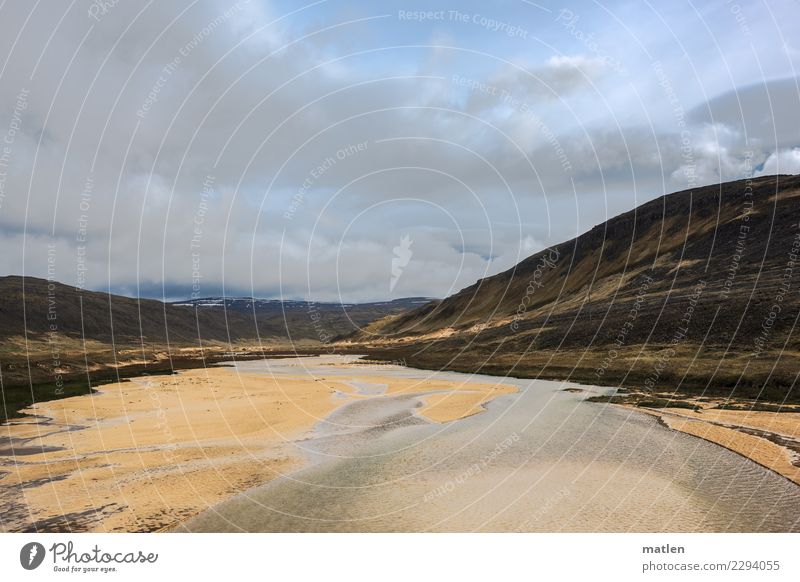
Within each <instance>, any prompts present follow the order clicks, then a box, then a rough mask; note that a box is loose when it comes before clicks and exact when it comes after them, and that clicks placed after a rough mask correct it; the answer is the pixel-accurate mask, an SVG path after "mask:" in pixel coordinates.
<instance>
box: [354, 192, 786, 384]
mask: <svg viewBox="0 0 800 582" xmlns="http://www.w3.org/2000/svg"><path fill="white" fill-rule="evenodd" d="M798 220H800V177H798V176H770V177H762V178H757V179H753V180H749V181H748V180H740V181H736V182H729V183H725V184H720V185H715V186H707V187H703V188H695V189H692V190H686V191H682V192H677V193H674V194H670V195H667V196H663V197H661V198H658V199H656V200H653V201H651V202H648V203H646V204H643V205H642V206H639V207H638V208H636V209H635V210H632V211H630V212H626V213H624V214H622V215H620V216H617V217H615V218H612V219H610V220H608V221H607V222H606V223H604V224H601V225H598V226H596V227H594V228H593V229H591V230H590V231H589V232H587V233H585V234H582V235H581V236H579V237H577V238H575V239H573V240H570V241H566V242H564V243H561V244H558V245H555V246H553V247H551V248H549V249H546V250H544V251H542V252H539V253H537V254H535V255H533V256H531V257H529V258H527V259H525V260H524V261H522V262H521V263H519V264H518V265H516V266H515V267H514V268H512V269H510V270H508V271H506V272H504V273H500V274H498V275H495V276H493V277H488V278H485V279H482V280H480V281H478V282H476V283H475V284H474V285H472V286H470V287H468V288H466V289H463V290H462V291H460V292H458V293H456V294H455V295H453V296H451V297H448V298H446V299H444V300H442V301H434V302H431V303H429V304H427V305H424V306H422V307H419V308H417V309H414V310H411V311H408V312H405V313H402V314H400V315H393V316H388V317H386V318H384V319H381V320H377V321H375V322H373V323H372V324H370V325H368V326H367V327H366V331H363V332H357V333H354V334H353V335H352V336H351V337H350V338H349V343H351V344H357V345H361V346H365V347H369V348H370V349H372V350H373V353H376V354H379V355H381V356H383V357H391V358H399V357H402V358H405V359H406V361H407V362H409V364H410V365H418V366H421V367H427V368H440V367H441V368H447V369H455V370H465V371H466V370H469V371H483V372H485V373H495V374H506V373H507V374H511V375H515V374H516V375H524V376H534V377H535V376H544V377H552V378H561V379H572V380H576V381H582V382H586V383H590V384H605V385H609V384H610V385H618V386H624V387H630V388H638V389H642V388H644V389H652V390H664V389H667V390H668V389H674V388H683V389H690V390H693V391H697V390H706V391H709V392H714V393H717V394H730V393H732V392H733V393H735V394H737V395H740V396H751V397H757V396H759V397H768V398H769V399H772V400H782V399H783V398H789V399H792V400H798V398H800V393H799V392H798V388H797V385H796V379H797V376H798V373H800V334H799V333H798V330H796V329H795V326H796V324H797V320H798V316H800V228H799V225H798Z"/></svg>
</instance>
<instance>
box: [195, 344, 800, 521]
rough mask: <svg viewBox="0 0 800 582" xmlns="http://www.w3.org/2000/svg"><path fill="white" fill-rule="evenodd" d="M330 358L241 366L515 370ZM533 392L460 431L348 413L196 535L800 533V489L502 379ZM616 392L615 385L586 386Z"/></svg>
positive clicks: (507, 400) (601, 410)
mask: <svg viewBox="0 0 800 582" xmlns="http://www.w3.org/2000/svg"><path fill="white" fill-rule="evenodd" d="M353 361H354V358H353V357H342V356H326V357H321V358H298V359H280V360H266V361H258V362H243V363H238V364H237V368H238V369H239V370H240V372H242V373H247V374H271V375H275V376H278V377H279V376H280V375H297V374H309V375H310V376H313V377H314V378H317V379H322V378H330V379H334V378H335V379H336V380H339V381H343V380H348V379H352V378H358V379H359V380H360V382H350V383H349V385H351V386H352V387H353V388H355V389H356V390H358V391H359V392H361V393H363V394H369V395H375V394H383V390H384V389H385V385H382V384H381V382H380V381H379V380H377V379H376V381H375V382H371V381H370V377H380V376H383V377H386V376H395V377H404V378H418V379H420V380H426V379H431V378H436V379H449V380H453V381H456V382H465V381H466V382H470V381H471V382H498V381H501V379H500V378H496V377H490V376H481V375H469V374H459V373H454V372H430V371H425V370H415V369H410V368H402V367H399V366H384V365H380V366H378V365H375V366H366V365H363V364H354V363H352V362H353ZM502 381H503V382H506V383H510V384H514V385H515V386H517V387H518V388H519V390H520V391H519V393H517V394H509V395H504V396H500V397H498V398H497V399H495V400H494V401H492V402H491V403H490V404H489V405H488V407H487V411H486V412H484V413H481V414H477V415H474V416H472V417H469V418H466V419H462V420H459V421H455V422H451V423H448V424H443V425H442V424H434V423H430V422H428V421H426V420H424V419H422V418H421V417H419V416H417V415H416V414H415V409H416V408H417V406H418V405H419V397H418V396H415V395H399V396H391V397H387V396H381V397H379V398H371V399H367V400H360V401H355V402H353V403H350V404H347V405H345V406H344V407H342V408H340V409H339V410H337V411H336V412H335V413H333V414H332V415H331V416H330V417H329V418H327V419H325V421H323V422H321V423H319V425H318V426H317V427H316V428H315V430H314V431H313V434H311V435H310V437H309V438H308V439H305V440H302V441H300V442H298V443H296V446H297V447H298V448H299V450H300V451H299V452H300V453H301V454H302V455H303V456H305V457H306V458H307V459H308V460H309V464H308V465H307V467H306V468H304V469H302V470H300V471H297V472H295V473H292V474H290V475H287V476H284V477H282V478H280V479H277V480H274V481H272V482H270V483H267V484H266V485H264V486H261V487H257V488H255V489H252V490H250V491H247V492H245V493H243V494H241V495H239V496H237V497H235V498H234V499H231V500H229V501H226V502H224V503H222V504H220V505H218V506H216V507H214V508H211V509H209V510H207V511H206V512H204V513H202V514H200V515H199V516H197V517H196V518H194V519H192V520H190V521H189V522H187V523H186V524H185V525H184V528H185V529H187V530H191V531H548V532H552V531H589V532H599V531H676V532H677V531H800V487H798V486H797V485H795V484H793V483H791V482H790V481H788V480H787V479H784V478H783V477H781V476H779V475H777V474H775V473H773V472H771V471H769V470H767V469H765V468H763V467H761V466H760V465H757V464H756V463H753V462H751V461H749V460H747V459H745V458H743V457H741V456H739V455H737V454H735V453H732V452H730V451H728V450H726V449H724V448H722V447H719V446H717V445H714V444H712V443H709V442H706V441H704V440H701V439H697V438H694V437H691V436H689V435H685V434H682V433H679V432H675V431H672V430H669V429H667V428H665V427H663V426H662V425H661V424H659V422H658V421H657V420H656V419H655V418H653V417H651V416H648V415H645V414H641V413H637V412H631V411H628V410H626V409H622V408H618V407H613V406H608V405H605V404H596V403H589V402H584V401H583V400H584V399H585V398H586V397H587V396H588V395H589V394H588V393H587V392H582V393H572V392H565V391H564V388H575V387H578V386H577V385H575V384H570V383H564V382H550V381H542V380H517V379H502ZM580 388H583V389H585V390H588V391H591V392H595V393H604V392H607V389H603V388H594V387H585V386H581V387H580Z"/></svg>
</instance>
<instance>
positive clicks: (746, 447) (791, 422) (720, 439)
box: [630, 407, 800, 485]
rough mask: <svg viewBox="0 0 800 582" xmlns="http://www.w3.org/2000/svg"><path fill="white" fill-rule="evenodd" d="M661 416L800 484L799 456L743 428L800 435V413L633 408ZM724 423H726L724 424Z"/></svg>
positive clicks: (670, 423)
mask: <svg viewBox="0 0 800 582" xmlns="http://www.w3.org/2000/svg"><path fill="white" fill-rule="evenodd" d="M630 408H633V409H635V410H637V411H639V412H645V413H648V414H651V415H653V416H656V417H658V418H659V419H661V421H662V422H664V424H665V425H666V426H668V427H669V428H671V429H674V430H677V431H680V432H684V433H686V434H690V435H693V436H696V437H699V438H702V439H705V440H707V441H710V442H712V443H716V444H718V445H720V446H722V447H725V448H726V449H729V450H731V451H733V452H735V453H738V454H740V455H742V456H743V457H747V458H748V459H751V460H752V461H755V462H756V463H758V464H760V465H763V466H764V467H767V468H768V469H771V470H772V471H775V472H776V473H778V474H779V475H783V476H784V477H786V478H787V479H789V480H791V481H794V482H795V483H797V484H798V485H800V467H799V466H797V465H796V464H795V463H797V462H798V461H797V455H796V453H793V452H792V451H791V450H790V449H789V448H787V447H786V446H782V445H780V444H777V443H775V442H772V441H771V440H769V439H768V438H766V436H763V435H758V434H750V433H748V432H744V431H743V430H742V429H745V430H747V429H755V430H758V431H765V432H767V433H774V434H776V435H781V436H785V437H790V438H791V437H796V436H797V435H799V434H800V414H798V413H793V412H764V411H751V410H718V409H709V408H706V409H703V410H702V411H692V410H687V409H681V408H665V409H658V410H655V409H647V408H641V407H630ZM722 425H725V426H722Z"/></svg>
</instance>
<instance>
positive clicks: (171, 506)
mask: <svg viewBox="0 0 800 582" xmlns="http://www.w3.org/2000/svg"><path fill="white" fill-rule="evenodd" d="M515 390H516V389H515V388H514V387H512V386H503V385H500V384H493V383H468V382H461V383H459V382H452V381H440V380H413V379H407V378H393V377H391V376H386V377H382V376H378V377H375V376H371V377H369V378H368V379H366V380H365V379H361V378H359V369H358V367H354V369H348V370H347V372H346V373H345V374H343V375H342V374H340V375H337V376H336V377H331V378H328V377H321V376H319V375H315V374H309V373H306V372H305V371H304V370H303V369H302V368H301V367H299V368H297V369H296V370H291V369H290V370H289V373H286V372H285V369H284V373H281V374H278V375H275V376H272V377H270V376H268V375H265V374H263V373H259V374H252V373H247V372H246V371H242V370H239V369H237V368H208V369H198V370H188V371H184V372H180V373H179V374H176V375H169V376H152V377H141V378H136V379H134V380H132V381H129V382H121V383H115V384H109V385H105V386H102V387H101V388H100V392H99V393H98V394H94V395H91V396H77V397H72V398H66V399H64V400H58V401H52V402H46V403H42V404H38V405H36V406H34V407H33V408H31V409H29V410H28V412H29V413H30V414H31V415H32V416H31V417H28V418H24V419H19V420H15V421H12V422H11V423H9V424H8V425H6V426H2V427H0V439H1V440H0V516H2V517H0V530H3V531H33V530H39V531H125V532H131V531H154V530H161V529H169V528H172V527H174V526H175V525H177V524H178V523H180V522H182V521H184V520H186V519H187V518H189V517H191V516H193V515H196V514H197V513H199V512H201V511H203V510H205V509H207V508H209V507H211V506H213V505H215V504H217V503H219V502H220V501H223V500H225V499H227V498H229V497H232V496H234V495H236V494H238V493H241V492H242V491H244V490H247V489H249V488H251V487H254V486H256V485H263V484H265V483H267V482H269V481H271V480H273V479H275V478H276V477H280V476H282V475H286V474H287V473H289V472H291V471H294V470H297V469H298V468H300V467H302V466H303V464H304V463H306V462H307V459H306V458H305V456H304V454H303V452H302V450H301V449H302V447H299V446H298V444H301V443H302V442H303V441H304V439H307V438H309V436H310V433H311V432H312V430H313V428H314V426H315V425H317V424H318V423H319V422H320V421H321V420H323V419H325V418H326V417H328V416H329V415H330V414H331V413H333V412H334V411H335V410H337V409H339V408H341V407H343V406H344V405H346V404H348V403H353V402H356V401H359V400H370V399H376V398H395V397H404V396H408V397H409V398H412V399H414V400H415V401H416V405H415V406H416V411H417V413H418V414H419V415H420V416H421V421H423V422H434V423H447V422H453V421H456V420H458V419H460V418H463V417H466V416H471V415H473V414H475V413H477V412H480V411H481V410H483V406H484V405H485V404H486V403H487V402H488V401H490V400H491V399H493V398H495V397H496V396H499V395H501V394H506V393H509V392H514V391H515Z"/></svg>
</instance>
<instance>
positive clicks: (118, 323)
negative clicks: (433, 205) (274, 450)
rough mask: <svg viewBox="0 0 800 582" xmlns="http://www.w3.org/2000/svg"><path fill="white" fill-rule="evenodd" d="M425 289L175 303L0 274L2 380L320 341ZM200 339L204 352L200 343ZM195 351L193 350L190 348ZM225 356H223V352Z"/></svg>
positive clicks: (67, 375)
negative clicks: (385, 296) (354, 300)
mask: <svg viewBox="0 0 800 582" xmlns="http://www.w3.org/2000/svg"><path fill="white" fill-rule="evenodd" d="M427 301H428V300H427V299H424V298H410V299H398V300H395V301H390V302H383V303H365V304H347V305H342V304H338V303H307V302H303V301H285V302H283V301H278V300H263V299H252V298H205V299H198V300H194V301H184V302H178V303H162V302H161V301H156V300H153V299H132V298H129V297H122V296H119V295H111V294H108V293H98V292H94V291H84V290H78V289H76V288H74V287H71V286H69V285H64V284H61V283H57V282H48V281H46V280H44V279H37V278H34V277H18V276H9V277H0V373H1V375H0V381H2V384H3V386H5V387H8V386H17V385H24V384H28V383H30V382H33V383H38V382H50V381H53V379H54V378H55V377H56V376H57V375H59V374H60V375H62V376H63V378H64V379H68V380H76V379H78V380H79V379H80V378H81V377H82V378H83V380H85V379H86V374H87V372H89V371H91V372H92V373H93V374H95V376H97V377H101V376H102V377H106V376H108V375H109V374H110V373H112V372H113V373H114V374H116V373H117V371H118V370H119V369H120V368H121V367H126V366H131V365H134V366H139V365H141V366H150V367H152V365H153V364H154V363H155V364H158V366H159V367H164V366H167V367H175V366H176V365H177V364H176V362H177V361H178V360H181V359H187V361H186V362H183V364H181V366H183V367H185V366H186V365H190V364H191V363H192V362H191V361H188V360H191V359H194V360H193V361H194V364H195V365H199V362H197V359H198V358H200V357H201V356H202V357H203V358H206V359H210V360H214V359H215V358H216V359H219V357H222V355H223V354H225V353H227V352H229V351H230V350H231V349H234V350H235V349H236V348H237V346H248V349H250V350H255V351H254V352H253V353H252V355H257V353H258V349H259V348H260V347H264V346H266V348H265V349H272V348H275V349H279V348H281V347H282V349H283V350H284V351H286V350H287V349H290V348H291V349H295V348H297V349H304V350H309V349H311V350H313V349H315V348H316V349H319V348H320V347H321V346H323V344H328V343H330V342H332V341H334V340H335V339H336V338H338V337H339V336H342V335H345V334H349V333H352V332H353V331H354V330H357V329H358V327H359V326H363V325H366V324H368V323H369V322H371V321H373V320H374V319H378V318H381V317H383V316H385V315H389V314H399V313H401V312H402V311H404V310H406V309H409V308H413V307H416V306H419V305H420V304H422V303H426V302H427ZM200 348H202V350H203V351H202V352H200V351H199V350H200ZM193 350H194V351H193ZM217 356H219V357H217Z"/></svg>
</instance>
